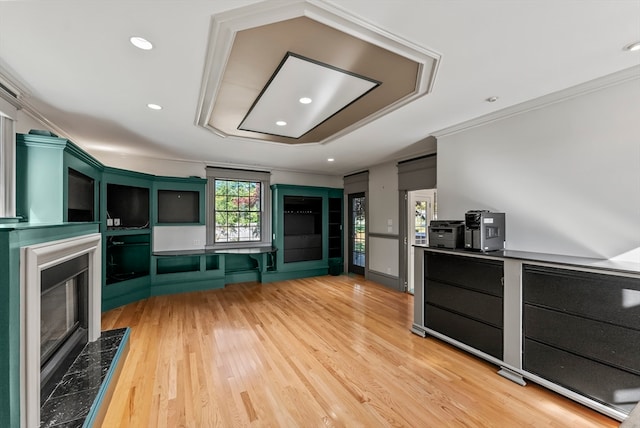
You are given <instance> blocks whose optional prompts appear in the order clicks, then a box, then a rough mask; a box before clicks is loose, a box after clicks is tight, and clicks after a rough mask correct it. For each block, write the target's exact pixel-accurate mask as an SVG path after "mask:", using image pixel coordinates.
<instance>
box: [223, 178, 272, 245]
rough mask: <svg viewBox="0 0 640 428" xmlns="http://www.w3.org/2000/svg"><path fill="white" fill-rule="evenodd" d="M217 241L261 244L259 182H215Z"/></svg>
mask: <svg viewBox="0 0 640 428" xmlns="http://www.w3.org/2000/svg"><path fill="white" fill-rule="evenodd" d="M215 192H216V207H215V225H216V231H215V236H214V241H215V242H255V241H260V240H261V239H262V238H261V235H260V228H261V227H260V226H261V224H262V212H261V211H260V200H261V195H262V192H261V183H260V182H259V181H257V182H256V181H239V180H218V179H216V180H215Z"/></svg>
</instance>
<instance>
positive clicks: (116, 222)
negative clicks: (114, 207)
mask: <svg viewBox="0 0 640 428" xmlns="http://www.w3.org/2000/svg"><path fill="white" fill-rule="evenodd" d="M113 225H114V226H120V219H119V218H114V219H113Z"/></svg>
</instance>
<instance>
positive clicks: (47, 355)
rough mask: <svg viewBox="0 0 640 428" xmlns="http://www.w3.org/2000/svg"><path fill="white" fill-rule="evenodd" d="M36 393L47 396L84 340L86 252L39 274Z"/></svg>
mask: <svg viewBox="0 0 640 428" xmlns="http://www.w3.org/2000/svg"><path fill="white" fill-rule="evenodd" d="M40 284H41V295H40V296H41V299H40V396H41V400H42V402H44V400H45V399H46V398H47V397H48V396H49V394H50V393H51V392H52V391H53V388H54V387H55V386H56V383H57V382H58V381H59V380H60V379H61V378H62V376H63V375H64V373H65V372H66V371H67V369H68V368H69V366H70V365H71V364H72V363H73V361H74V360H75V358H76V357H77V356H78V354H79V353H80V352H81V351H82V348H83V347H84V345H85V344H86V343H87V341H88V332H87V328H88V316H89V314H88V300H89V299H88V288H89V255H88V254H84V255H82V256H79V257H76V258H74V259H71V260H68V261H66V262H63V263H60V264H57V265H55V266H52V267H50V268H48V269H44V270H43V271H42V272H41V276H40Z"/></svg>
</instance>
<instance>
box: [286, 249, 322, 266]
mask: <svg viewBox="0 0 640 428" xmlns="http://www.w3.org/2000/svg"><path fill="white" fill-rule="evenodd" d="M307 260H322V248H296V249H293V250H284V262H285V263H291V262H302V261H307Z"/></svg>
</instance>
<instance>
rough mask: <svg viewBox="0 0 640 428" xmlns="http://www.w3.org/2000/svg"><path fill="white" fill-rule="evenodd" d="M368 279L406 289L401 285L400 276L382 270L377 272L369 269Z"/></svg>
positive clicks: (391, 286)
mask: <svg viewBox="0 0 640 428" xmlns="http://www.w3.org/2000/svg"><path fill="white" fill-rule="evenodd" d="M367 279H368V280H369V281H373V282H377V283H378V284H382V285H384V286H385V287H389V288H393V289H394V290H398V291H404V290H403V289H402V287H401V286H400V278H398V277H397V276H393V275H389V274H386V273H382V272H376V271H374V270H369V271H368V272H367Z"/></svg>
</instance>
